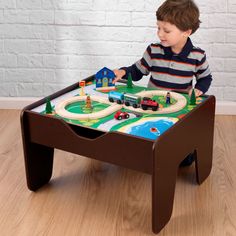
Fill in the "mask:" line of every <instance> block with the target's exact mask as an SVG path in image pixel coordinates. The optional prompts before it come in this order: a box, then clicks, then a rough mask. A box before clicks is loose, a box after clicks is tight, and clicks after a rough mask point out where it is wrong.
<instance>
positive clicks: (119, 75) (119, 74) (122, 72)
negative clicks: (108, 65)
mask: <svg viewBox="0 0 236 236" xmlns="http://www.w3.org/2000/svg"><path fill="white" fill-rule="evenodd" d="M113 72H114V73H115V76H116V78H115V79H114V80H113V84H114V83H116V82H117V81H119V80H120V79H121V78H122V77H123V76H124V75H125V74H126V72H125V70H117V69H115V70H113Z"/></svg>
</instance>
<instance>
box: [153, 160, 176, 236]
mask: <svg viewBox="0 0 236 236" xmlns="http://www.w3.org/2000/svg"><path fill="white" fill-rule="evenodd" d="M166 158H168V157H167V156H166ZM157 161H158V159H157V158H156V159H155V158H154V162H156V163H154V166H159V165H160V164H161V163H157ZM177 171H178V165H176V164H171V163H169V164H168V166H166V168H158V167H157V168H155V169H154V171H153V175H152V230H153V232H154V233H159V232H160V231H161V229H162V228H163V227H164V226H165V225H166V224H167V222H168V221H169V220H170V218H171V215H172V209H173V203H174V194H175V184H176V177H177Z"/></svg>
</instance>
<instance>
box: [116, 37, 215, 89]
mask: <svg viewBox="0 0 236 236" xmlns="http://www.w3.org/2000/svg"><path fill="white" fill-rule="evenodd" d="M121 69H124V70H125V71H126V75H125V77H124V79H127V76H128V74H129V73H131V75H132V79H133V80H134V81H138V80H140V79H141V78H142V77H143V75H148V74H149V73H151V77H150V81H151V82H152V84H154V85H155V86H156V87H160V88H164V89H173V90H180V91H181V90H183V91H184V90H188V89H189V88H190V87H192V80H193V79H194V77H195V78H196V84H195V88H197V89H199V90H201V91H202V92H203V93H205V92H206V91H207V90H208V88H209V87H210V85H211V81H212V76H211V72H210V69H209V65H208V62H207V60H206V54H205V52H204V51H203V50H202V49H200V48H197V47H194V46H193V44H192V42H191V40H190V38H188V40H187V42H186V44H185V46H184V48H183V50H182V51H181V52H180V53H179V54H174V53H173V52H172V50H171V48H170V47H164V46H162V45H161V44H151V45H149V46H148V47H147V50H146V51H145V52H144V54H143V57H142V58H141V59H140V60H139V61H137V62H136V63H135V64H133V65H132V66H130V67H122V68H121Z"/></svg>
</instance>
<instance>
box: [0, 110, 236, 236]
mask: <svg viewBox="0 0 236 236" xmlns="http://www.w3.org/2000/svg"><path fill="white" fill-rule="evenodd" d="M19 120H20V112H19V111H16V110H0V235H1V236H11V235H14V236H17V235H20V236H34V235H55V236H58V235H59V236H60V235H63V236H64V235H68V236H75V235H76V236H77V235H78V236H90V235H96V236H113V235H115V236H118V235H119V236H121V235H122V236H130V235H132V236H139V235H154V234H153V233H152V231H151V176H149V175H146V174H142V173H139V172H135V171H131V170H127V169H124V168H120V167H117V166H113V165H109V164H105V163H101V162H98V161H94V160H90V159H87V158H85V157H80V156H77V155H74V154H70V153H66V152H62V151H59V150H56V152H55V159H54V160H55V162H54V172H53V178H52V180H51V182H50V184H48V185H46V186H45V187H43V188H41V189H40V190H38V191H37V192H31V191H29V190H28V189H27V186H26V179H25V170H24V161H23V150H22V141H21V131H20V122H19ZM203 135H204V134H203ZM214 143H215V144H214V161H213V169H212V172H211V175H210V177H209V178H208V179H207V180H206V181H205V182H204V183H203V184H202V185H201V186H198V185H197V184H196V181H195V172H194V167H190V168H182V169H180V171H179V173H178V180H177V185H176V191H175V202H174V211H173V215H172V218H171V220H170V222H169V223H168V225H167V226H166V227H165V228H164V229H163V230H162V231H161V233H159V235H160V236H164V235H166V236H167V235H168V236H171V235H181V236H185V235H187V236H191V235H196V236H210V235H214V236H224V235H225V236H226V235H227V236H235V235H236V116H217V117H216V125H215V142H214Z"/></svg>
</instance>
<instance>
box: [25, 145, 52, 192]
mask: <svg viewBox="0 0 236 236" xmlns="http://www.w3.org/2000/svg"><path fill="white" fill-rule="evenodd" d="M24 152H25V170H26V179H27V185H28V188H29V189H30V190H32V191H36V190H37V189H39V188H40V187H41V186H43V185H44V184H47V183H48V182H49V180H50V179H51V176H52V169H53V153H54V149H53V148H50V147H46V146H43V145H40V144H36V143H27V142H26V143H25V145H24Z"/></svg>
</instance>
